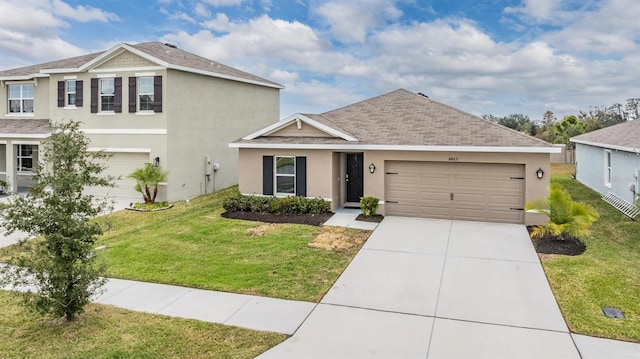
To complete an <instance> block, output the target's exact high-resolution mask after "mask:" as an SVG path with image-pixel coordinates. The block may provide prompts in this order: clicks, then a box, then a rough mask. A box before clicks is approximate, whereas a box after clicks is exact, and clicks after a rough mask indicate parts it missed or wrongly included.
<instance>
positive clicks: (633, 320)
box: [542, 166, 640, 342]
mask: <svg viewBox="0 0 640 359" xmlns="http://www.w3.org/2000/svg"><path fill="white" fill-rule="evenodd" d="M554 172H555V173H556V174H554V175H552V178H551V180H552V181H553V182H557V183H560V184H562V185H563V186H564V187H565V188H567V189H568V190H569V192H570V193H571V195H572V196H573V198H574V200H577V201H581V202H586V203H589V204H591V205H592V206H594V207H595V208H596V209H597V210H598V212H599V213H600V219H599V220H598V221H597V222H596V223H595V224H594V226H593V227H592V234H591V236H588V237H586V238H582V240H583V241H584V242H585V244H586V245H587V251H586V252H585V253H584V254H582V255H579V256H575V257H569V256H543V258H542V264H543V267H544V269H545V272H546V274H547V277H548V278H549V282H550V283H551V287H552V289H553V291H554V294H555V296H556V299H557V300H558V303H559V305H560V309H561V310H562V313H563V315H564V317H565V319H566V320H567V323H568V325H569V328H570V329H571V331H572V332H576V333H580V334H586V335H593V336H599V337H605V338H612V339H621V340H629V341H634V342H640V223H638V222H633V221H631V220H630V219H629V218H628V217H626V216H624V215H623V214H622V213H620V212H618V211H617V210H616V209H614V208H613V207H611V206H609V205H608V204H606V203H605V202H604V201H602V200H601V199H600V195H599V194H597V193H596V192H594V191H592V190H590V189H588V188H587V187H585V186H583V185H582V184H580V183H579V182H577V181H575V180H574V179H572V178H571V175H570V173H572V172H573V170H572V169H569V170H567V166H560V167H555V168H554ZM602 306H611V307H618V308H620V309H622V311H623V312H624V315H625V319H611V318H606V317H605V316H604V315H603V314H602V311H601V307H602Z"/></svg>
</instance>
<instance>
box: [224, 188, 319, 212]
mask: <svg viewBox="0 0 640 359" xmlns="http://www.w3.org/2000/svg"><path fill="white" fill-rule="evenodd" d="M222 207H223V208H224V210H225V211H227V212H255V213H274V214H284V215H286V214H307V213H311V214H320V213H326V212H329V211H331V204H330V203H329V202H327V201H325V200H323V199H322V198H306V197H297V196H289V197H283V198H280V197H264V196H243V195H241V194H240V193H237V194H234V195H233V196H231V197H229V198H227V199H226V200H225V201H224V202H223V203H222Z"/></svg>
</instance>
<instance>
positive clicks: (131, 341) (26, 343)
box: [0, 291, 286, 359]
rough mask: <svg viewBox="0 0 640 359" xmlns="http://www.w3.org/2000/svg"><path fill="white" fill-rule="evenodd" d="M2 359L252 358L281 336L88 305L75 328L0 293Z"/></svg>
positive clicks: (4, 293)
mask: <svg viewBox="0 0 640 359" xmlns="http://www.w3.org/2000/svg"><path fill="white" fill-rule="evenodd" d="M0 308H2V316H0V338H2V340H0V357H2V358H7V359H8V358H47V359H54V358H65V359H72V358H153V359H155V358H253V357H255V356H256V355H258V354H260V353H263V352H264V351H266V350H267V349H269V348H271V347H273V346H275V345H276V344H278V343H280V342H282V341H283V340H284V339H286V336H285V335H282V334H275V333H268V332H259V331H254V330H249V329H242V328H237V327H230V326H225V325H220V324H213V323H205V322H200V321H197V320H187V319H179V318H170V317H165V316H162V315H153V314H146V313H138V312H132V311H128V310H124V309H119V308H115V307H111V306H104V305H98V304H89V305H88V306H87V307H86V311H85V313H84V314H83V315H82V316H81V317H80V319H79V320H78V321H76V322H72V323H67V322H65V321H60V320H52V319H46V318H43V317H41V316H38V315H35V314H31V313H30V312H28V311H25V310H24V307H22V306H20V305H19V303H18V299H17V298H15V296H11V295H10V294H9V293H8V292H4V291H0Z"/></svg>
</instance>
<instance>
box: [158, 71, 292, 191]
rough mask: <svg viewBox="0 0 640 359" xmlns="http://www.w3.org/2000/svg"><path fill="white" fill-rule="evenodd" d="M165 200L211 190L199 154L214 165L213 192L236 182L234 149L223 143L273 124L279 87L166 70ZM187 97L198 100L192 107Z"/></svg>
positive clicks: (236, 169) (277, 108) (211, 184)
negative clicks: (167, 175)
mask: <svg viewBox="0 0 640 359" xmlns="http://www.w3.org/2000/svg"><path fill="white" fill-rule="evenodd" d="M166 87H167V89H168V94H167V101H169V103H168V104H167V105H168V108H170V110H169V111H170V112H169V113H168V116H169V121H168V123H169V124H168V135H167V141H168V145H167V153H168V154H167V157H168V159H167V164H168V165H169V166H170V167H169V168H171V173H170V174H169V181H168V192H169V194H170V195H169V200H172V199H173V198H175V196H177V195H184V196H186V197H187V198H188V197H193V196H197V195H200V194H202V193H204V192H205V191H206V192H210V191H212V190H213V187H214V182H213V177H214V176H210V177H209V179H207V178H206V177H205V172H204V171H205V166H204V161H205V160H204V159H205V156H210V158H211V161H212V162H213V163H218V164H220V169H219V170H218V171H217V172H215V188H216V190H217V189H220V188H224V187H228V186H231V185H234V184H236V183H238V150H237V149H235V148H229V146H228V144H229V142H232V141H235V140H237V139H238V138H240V137H242V136H245V135H246V134H247V133H252V132H254V131H257V130H259V129H261V128H264V127H266V126H268V125H270V124H272V123H275V122H277V121H278V117H279V116H280V108H279V106H280V105H279V101H280V97H279V89H276V88H267V87H263V86H255V85H250V84H246V83H241V82H236V81H230V80H224V79H214V78H205V77H203V76H199V75H195V74H189V73H184V72H179V71H172V70H170V71H169V73H168V76H167V86H166ZM193 94H200V96H202V97H201V98H202V100H200V101H198V102H197V103H196V104H194V103H193V101H192V99H193Z"/></svg>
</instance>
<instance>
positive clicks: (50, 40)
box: [0, 0, 118, 68]
mask: <svg viewBox="0 0 640 359" xmlns="http://www.w3.org/2000/svg"><path fill="white" fill-rule="evenodd" d="M65 19H66V20H70V21H78V22H88V21H99V22H108V21H115V20H118V17H117V16H116V15H115V14H112V13H109V12H105V11H103V10H100V9H97V8H93V7H89V6H82V5H79V6H76V7H72V6H70V5H68V4H67V3H65V2H63V1H60V0H52V1H49V0H22V1H0V24H2V25H1V26H0V53H2V56H0V68H11V67H17V66H26V65H32V64H34V63H39V62H45V61H50V60H56V59H60V58H66V57H72V56H77V55H81V54H84V53H86V51H85V50H83V49H81V48H79V47H77V46H75V45H72V44H71V43H70V42H68V41H65V40H63V39H62V38H61V37H60V35H59V32H60V31H61V30H66V29H69V28H70V27H71V25H70V23H69V22H67V21H65Z"/></svg>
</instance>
